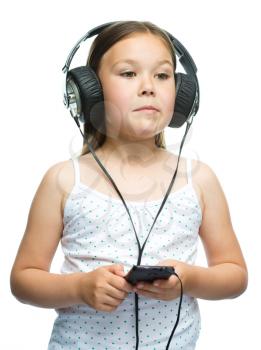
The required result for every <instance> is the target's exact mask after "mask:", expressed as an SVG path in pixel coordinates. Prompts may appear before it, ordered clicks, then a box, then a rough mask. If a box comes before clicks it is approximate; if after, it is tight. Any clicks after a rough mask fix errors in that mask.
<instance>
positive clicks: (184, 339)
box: [48, 158, 202, 350]
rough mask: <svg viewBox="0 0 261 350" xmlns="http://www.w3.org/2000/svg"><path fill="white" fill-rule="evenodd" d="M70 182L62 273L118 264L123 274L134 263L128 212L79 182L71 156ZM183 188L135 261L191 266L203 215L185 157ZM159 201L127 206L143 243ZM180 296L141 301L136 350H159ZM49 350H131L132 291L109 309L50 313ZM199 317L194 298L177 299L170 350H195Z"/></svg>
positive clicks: (80, 307) (83, 307)
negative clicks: (53, 316) (72, 178)
mask: <svg viewBox="0 0 261 350" xmlns="http://www.w3.org/2000/svg"><path fill="white" fill-rule="evenodd" d="M72 162H73V165H74V170H75V184H74V187H73V189H72V191H71V193H70V194H69V196H68V198H67V200H66V203H65V208H64V229H63V235H62V239H61V246H62V250H63V252H64V262H63V265H62V268H61V273H72V272H79V271H82V272H89V271H92V270H93V269H95V268H97V267H100V266H103V265H110V264H122V265H123V266H124V270H125V272H128V270H129V269H130V268H131V267H132V265H135V264H136V262H137V257H138V246H137V242H136V238H135V234H134V230H133V226H132V224H131V222H130V218H129V215H128V214H127V211H126V208H125V207H124V205H123V203H122V201H121V199H120V197H119V198H114V197H109V196H107V195H105V194H103V193H101V192H98V191H96V190H94V189H91V188H90V187H88V186H87V185H85V184H83V183H81V181H80V169H79V162H78V158H73V159H72ZM187 178H188V182H187V184H186V185H185V186H183V187H182V188H180V189H179V190H177V191H175V192H170V194H169V196H168V198H167V200H166V202H165V205H164V207H163V209H162V211H161V213H160V215H159V216H158V218H157V221H156V223H155V225H154V227H153V229H152V231H151V233H150V236H149V239H148V241H147V243H146V246H145V248H144V252H143V256H142V260H141V264H142V265H156V264H157V263H158V262H159V261H161V260H165V259H175V260H179V261H183V262H186V263H188V264H194V263H195V260H196V255H197V245H198V239H199V235H198V231H199V227H200V225H201V220H202V212H201V207H200V204H199V200H198V197H197V193H196V191H195V189H194V187H193V184H192V179H191V160H190V159H187ZM162 201H163V198H162V199H160V200H153V201H146V202H143V203H142V202H134V201H125V202H126V205H127V206H128V209H129V211H130V214H131V217H132V220H133V223H134V226H135V230H136V232H137V235H138V238H139V241H140V244H141V246H142V244H143V242H144V240H145V239H146V237H147V235H148V232H149V230H150V228H151V226H152V223H153V221H154V218H155V216H156V215H157V213H158V210H159V208H160V205H161V203H162ZM178 302H179V298H177V299H175V300H172V301H161V300H155V299H149V298H146V297H143V296H139V308H140V311H139V349H149V350H152V349H155V350H165V348H166V345H167V341H168V339H169V337H170V334H171V331H172V329H173V326H174V324H175V322H176V317H177V310H178ZM56 311H57V313H58V317H57V318H56V320H55V322H54V326H53V331H52V335H51V338H50V341H49V347H48V350H58V349H59V350H60V349H64V350H69V349H71V350H76V349H77V350H78V349H81V350H91V349H95V350H106V349H108V350H116V349H117V350H119V349H121V350H129V349H135V344H136V334H135V303H134V293H129V294H128V296H127V298H126V299H125V300H124V301H123V302H122V304H120V305H119V306H118V308H117V309H116V310H115V311H113V312H111V313H108V312H102V311H97V310H95V309H93V308H91V307H89V306H88V305H73V306H71V307H67V308H61V309H57V310H56ZM199 331H200V313H199V308H198V303H197V300H196V299H195V298H192V297H189V296H187V295H184V296H183V303H182V308H181V315H180V321H179V325H178V327H177V329H176V331H175V334H174V336H173V338H172V341H171V344H170V347H169V349H170V350H171V349H175V350H181V349H182V350H192V349H195V346H196V341H197V339H198V336H199Z"/></svg>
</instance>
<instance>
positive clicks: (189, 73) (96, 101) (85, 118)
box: [63, 21, 199, 128]
mask: <svg viewBox="0 0 261 350" xmlns="http://www.w3.org/2000/svg"><path fill="white" fill-rule="evenodd" d="M116 23H120V21H119V22H109V23H105V24H102V25H99V26H97V27H95V28H93V29H91V30H90V31H88V32H87V33H86V34H85V35H84V36H83V37H82V38H81V39H80V40H79V41H78V42H77V43H76V44H75V46H74V47H73V48H72V50H71V51H70V53H69V55H68V57H67V60H66V62H65V65H64V67H63V72H64V73H65V86H64V105H65V106H66V108H69V110H70V113H71V116H72V117H73V118H74V120H75V121H76V123H77V125H78V126H79V120H80V121H81V122H82V123H90V122H91V120H95V115H94V114H95V112H97V106H99V107H101V106H103V101H104V98H103V91H102V86H101V83H100V80H99V78H98V76H97V75H96V73H95V72H94V71H93V69H92V68H91V67H90V66H89V65H86V66H80V67H77V68H73V69H71V70H69V68H70V65H71V62H72V59H73V57H74V55H75V53H76V52H77V50H78V49H79V47H80V45H81V44H82V42H84V41H85V40H87V39H88V38H91V37H92V36H94V35H97V34H99V33H101V32H102V31H103V30H104V29H105V28H107V27H109V26H111V25H114V24H116ZM164 32H165V33H166V34H167V35H168V37H169V38H170V40H171V42H172V44H173V46H174V49H175V53H176V55H177V56H178V59H179V62H180V63H181V65H182V66H183V68H184V70H185V72H186V74H184V73H174V76H175V85H176V99H175V108H174V112H173V116H172V119H171V121H170V123H169V125H168V126H169V127H171V128H179V127H180V126H182V125H183V124H184V123H185V122H186V121H188V120H189V118H190V117H192V118H193V116H194V115H196V113H197V111H198V109H199V84H198V79H197V75H196V73H197V67H196V64H195V62H194V60H193V59H192V57H191V55H190V54H189V52H188V51H187V49H186V48H185V47H184V46H183V45H182V44H181V43H180V42H179V41H178V40H177V39H176V38H174V36H173V35H171V34H170V33H169V32H167V31H164ZM92 114H93V115H92Z"/></svg>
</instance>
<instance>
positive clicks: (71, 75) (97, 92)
mask: <svg viewBox="0 0 261 350" xmlns="http://www.w3.org/2000/svg"><path fill="white" fill-rule="evenodd" d="M66 89H67V94H68V95H69V96H70V92H71V91H73V98H72V101H73V103H75V105H74V106H72V108H74V110H75V111H77V115H78V116H79V119H80V121H81V122H83V123H88V122H90V119H91V113H94V111H96V112H97V111H98V110H99V114H100V113H101V111H104V103H103V101H104V99H103V92H102V86H101V83H100V80H99V78H98V77H97V75H96V73H95V72H94V71H93V69H92V68H91V67H90V66H81V67H77V68H73V69H71V70H70V71H69V72H68V79H67V83H66ZM68 90H70V91H68ZM70 107H71V106H70ZM96 122H97V118H96Z"/></svg>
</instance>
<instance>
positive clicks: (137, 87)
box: [11, 33, 247, 312]
mask: <svg viewBox="0 0 261 350" xmlns="http://www.w3.org/2000/svg"><path fill="white" fill-rule="evenodd" d="M126 58H127V59H133V60H135V62H136V63H135V64H133V63H132V64H130V63H128V64H126V63H121V64H119V65H115V63H116V61H118V60H123V59H126ZM159 60H169V61H171V56H170V53H169V51H168V48H167V46H166V45H165V43H164V42H163V41H162V40H161V39H160V38H158V37H157V36H154V35H152V34H144V33H135V34H133V35H131V36H129V37H127V38H125V39H123V40H121V41H120V42H118V43H116V44H115V45H114V46H112V47H111V48H110V49H109V50H108V51H107V52H106V54H105V55H104V56H103V59H102V61H101V65H100V67H99V77H100V80H101V82H102V86H103V90H104V96H105V106H106V123H107V130H108V139H107V142H106V143H105V144H104V146H103V147H102V149H100V150H99V156H100V155H102V156H103V159H106V158H108V157H110V159H111V160H112V161H113V163H114V164H116V165H117V164H118V163H117V161H118V162H119V159H120V161H121V162H123V164H125V165H126V166H129V167H130V168H131V169H134V170H135V169H137V168H136V167H137V166H138V165H140V164H142V162H144V160H150V159H151V161H152V163H153V159H154V160H155V159H160V155H161V154H162V151H159V149H157V147H156V146H155V144H154V137H155V135H156V134H157V133H159V132H160V131H161V130H163V129H164V128H165V127H166V126H167V125H168V124H169V121H170V119H171V117H172V113H173V108H174V102H175V101H174V96H175V82H174V76H173V67H172V66H171V64H164V65H161V66H158V65H157V64H156V63H157V61H159ZM126 72H128V73H126ZM130 72H131V73H130ZM162 74H163V75H162ZM164 74H165V75H164ZM112 86H113V87H114V88H112ZM145 104H152V105H155V106H157V107H158V111H156V112H154V113H151V112H150V113H148V112H145V111H143V112H139V113H136V112H135V111H134V110H135V109H136V108H137V107H140V106H142V105H145ZM137 151H139V157H137ZM160 152H161V153H160ZM96 153H97V155H98V152H96ZM199 165H200V166H198V167H197V169H198V170H197V173H194V174H193V182H195V184H197V186H199V188H200V191H201V193H202V199H203V207H202V224H201V226H200V231H199V235H200V238H201V240H202V243H203V246H204V249H205V252H206V258H207V262H208V267H200V266H192V265H189V264H187V263H184V262H181V261H177V260H172V259H169V260H164V261H159V262H158V265H163V266H164V265H168V266H173V267H174V268H175V270H176V272H177V273H178V275H179V276H180V278H181V280H182V283H183V289H184V293H186V294H187V295H190V296H193V297H196V298H203V299H224V298H234V297H236V296H238V295H240V294H241V293H243V292H244V290H245V289H246V288H247V267H246V264H245V261H244V258H243V254H242V252H241V249H240V246H239V243H238V241H237V238H236V235H235V232H234V230H233V227H232V223H231V219H230V214H229V208H228V205H227V201H226V198H225V195H224V192H223V190H222V188H221V185H220V183H219V181H218V179H217V177H216V175H215V174H214V172H213V171H212V169H211V168H210V167H209V166H208V165H206V164H204V163H203V162H199ZM68 168H69V167H68V161H66V162H61V163H58V164H55V165H54V166H52V167H51V168H50V169H49V170H48V171H47V172H46V174H45V175H44V177H43V179H42V181H41V183H40V185H39V188H38V189H37V191H36V194H35V196H34V199H33V201H32V205H31V208H30V212H29V216H28V222H27V226H26V230H25V233H24V236H23V239H22V241H21V244H20V247H19V250H18V253H17V256H16V259H15V262H14V265H13V268H12V272H11V289H12V293H13V294H14V295H15V296H16V297H17V298H18V299H19V300H20V301H21V302H24V303H29V304H32V305H36V306H41V307H48V308H59V307H66V306H70V305H73V304H88V305H90V306H91V307H93V308H95V309H97V310H101V311H106V312H112V311H114V310H115V309H116V308H117V307H118V306H119V305H120V304H121V303H122V302H123V300H124V299H125V298H126V296H127V295H128V293H129V292H133V291H136V292H137V293H138V294H139V295H143V296H146V297H148V298H153V299H160V300H173V299H175V298H177V297H178V296H179V293H180V284H179V281H178V279H177V278H176V277H175V276H171V277H170V278H169V279H168V280H166V281H165V280H158V281H155V283H153V284H151V283H140V284H138V285H137V286H136V287H135V288H134V287H133V286H131V285H130V284H128V283H127V282H126V281H125V279H124V270H123V266H121V265H109V266H103V267H99V268H97V269H95V270H93V271H91V272H88V273H84V272H78V273H71V274H65V275H60V274H54V273H50V266H51V262H52V259H53V256H54V254H55V251H56V249H57V246H58V244H59V242H60V239H61V235H62V231H63V208H62V203H63V198H64V192H66V191H67V181H68V171H67V170H66V169H68ZM140 169H141V168H140ZM39 223H41V224H39ZM157 283H158V285H156V284H157Z"/></svg>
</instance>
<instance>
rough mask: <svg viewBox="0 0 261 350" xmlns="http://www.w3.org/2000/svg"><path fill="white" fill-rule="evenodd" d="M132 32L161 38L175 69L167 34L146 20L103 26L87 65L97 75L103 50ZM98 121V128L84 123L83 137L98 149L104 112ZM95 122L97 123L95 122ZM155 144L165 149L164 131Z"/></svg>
mask: <svg viewBox="0 0 261 350" xmlns="http://www.w3.org/2000/svg"><path fill="white" fill-rule="evenodd" d="M133 33H151V34H154V35H157V36H158V37H160V38H161V39H163V40H164V42H165V43H166V44H167V47H168V48H169V51H170V54H171V57H172V61H173V66H174V71H175V70H176V55H175V48H174V45H173V44H172V42H171V40H170V38H169V36H168V34H167V33H166V32H165V31H164V30H163V29H161V28H159V27H158V26H156V25H155V24H153V23H151V22H147V21H145V22H142V21H119V22H116V23H114V24H111V25H110V26H108V27H107V28H105V29H104V30H103V31H102V32H101V33H100V34H99V35H97V37H96V38H95V40H94V41H93V43H92V45H91V48H90V51H89V55H88V59H87V65H89V66H90V67H91V68H92V69H93V71H94V72H95V73H96V74H97V75H98V69H99V64H100V61H101V59H102V56H103V55H104V54H105V52H106V51H107V50H109V49H110V48H111V47H112V46H113V45H114V44H116V43H117V42H118V41H120V40H121V39H123V38H125V37H126V36H128V35H131V34H133ZM99 123H100V125H99V128H95V126H94V125H93V124H92V123H84V137H85V138H87V140H88V142H89V143H90V144H91V146H92V147H93V149H98V148H99V147H101V146H102V145H103V144H104V142H105V141H106V131H105V129H106V127H105V116H104V112H103V113H102V118H101V119H100V121H99ZM95 124H96V125H97V123H95ZM98 129H99V130H98ZM101 130H102V131H101ZM155 145H156V146H157V147H159V148H164V149H166V143H165V138H164V131H161V132H160V133H159V134H157V135H156V136H155ZM89 152H90V150H89V147H88V144H87V143H86V141H85V140H84V143H83V148H82V153H81V155H84V154H87V153H89Z"/></svg>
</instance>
